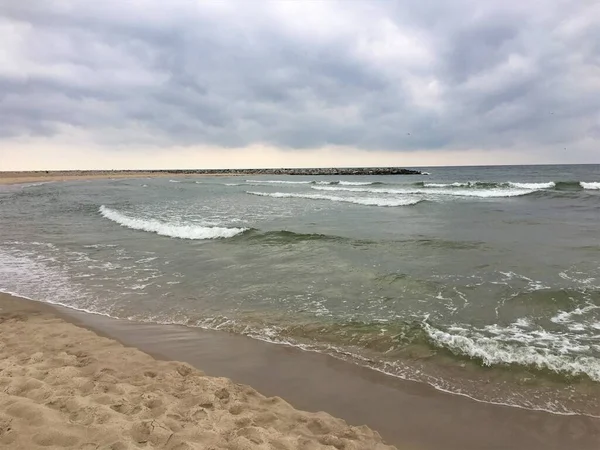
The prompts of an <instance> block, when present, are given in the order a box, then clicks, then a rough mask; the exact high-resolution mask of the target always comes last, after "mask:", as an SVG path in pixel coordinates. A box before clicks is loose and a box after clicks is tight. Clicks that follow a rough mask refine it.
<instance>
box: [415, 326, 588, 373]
mask: <svg viewBox="0 0 600 450" xmlns="http://www.w3.org/2000/svg"><path fill="white" fill-rule="evenodd" d="M528 326H529V325H528V322H527V321H526V320H521V321H518V322H515V323H514V324H512V325H510V326H508V327H499V326H497V325H493V326H488V327H486V329H485V330H479V331H477V330H467V329H466V328H462V327H451V328H450V329H448V330H446V331H444V330H441V329H438V328H435V327H433V326H432V325H430V324H428V323H425V322H424V323H423V327H424V330H425V332H426V333H427V336H428V337H429V339H430V340H431V343H432V344H433V345H434V346H436V347H439V348H445V349H447V350H449V351H450V352H451V353H453V354H455V355H457V356H466V357H468V358H471V359H476V360H479V361H481V363H482V364H483V365H485V366H506V365H518V366H524V367H532V368H535V369H537V370H549V371H551V372H553V373H555V374H558V375H563V376H567V377H579V376H587V377H589V378H590V379H591V380H593V381H600V360H599V359H598V358H595V357H593V356H587V355H582V354H580V351H581V349H582V348H585V346H582V345H581V344H580V343H578V342H576V341H574V340H571V339H570V338H569V337H568V336H567V335H565V334H560V333H550V332H547V331H544V330H527V329H526V328H527V327H528Z"/></svg>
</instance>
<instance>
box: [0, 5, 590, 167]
mask: <svg viewBox="0 0 600 450" xmlns="http://www.w3.org/2000/svg"><path fill="white" fill-rule="evenodd" d="M598 23H600V4H599V3H598V2H595V1H586V0H581V1H578V2H568V1H561V0H547V1H544V0H541V1H531V2H526V1H518V2H517V1H514V0H508V1H500V0H496V1H489V2H480V1H476V0H457V1H453V2H447V1H444V0H422V1H420V2H412V1H408V0H406V1H401V0H400V1H362V2H361V1H347V0H345V1H327V2H325V1H307V2H295V1H278V2H275V1H272V2H270V1H261V2H258V1H256V2H247V1H242V0H238V1H220V2H200V1H189V0H186V1H183V0H175V1H169V2H164V1H160V0H146V1H142V0H136V1H131V2H121V1H116V0H105V1H102V2H82V1H76V0H71V1H62V2H48V1H45V0H28V1H26V2H10V1H0V36H2V40H3V42H2V44H1V45H0V146H2V145H4V146H5V148H8V143H14V142H20V141H23V140H28V142H43V140H44V139H46V140H54V142H56V141H58V142H60V140H61V139H65V141H68V140H70V141H76V142H77V144H78V145H88V146H94V148H103V149H105V151H106V152H117V151H126V149H128V148H138V149H139V148H145V149H147V152H149V153H150V154H155V153H157V152H160V151H163V150H161V149H164V148H167V147H173V146H177V147H193V146H203V147H211V148H213V149H218V148H236V149H239V148H246V147H251V146H256V145H264V146H270V147H273V148H277V149H279V150H281V151H293V152H298V151H301V150H303V149H306V150H307V151H313V150H314V149H318V148H324V147H328V148H329V147H337V148H351V149H355V150H364V151H369V152H374V151H375V152H381V151H384V152H401V153H407V152H419V153H423V152H435V153H436V154H439V155H440V157H441V158H443V155H449V154H451V152H455V151H466V150H476V151H477V152H478V153H477V154H478V155H485V151H486V150H489V151H492V150H493V151H494V152H497V151H501V150H503V149H505V150H506V151H507V152H512V153H514V152H517V153H519V152H521V153H523V154H527V155H528V158H530V159H531V158H533V160H539V162H548V161H564V162H600V146H599V145H598V144H599V142H600V95H599V94H598V93H599V92H600V27H598ZM3 142H4V144H2V143H3ZM482 152H483V153H482ZM483 162H485V161H483Z"/></svg>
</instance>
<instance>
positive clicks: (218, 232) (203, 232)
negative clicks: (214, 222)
mask: <svg viewBox="0 0 600 450" xmlns="http://www.w3.org/2000/svg"><path fill="white" fill-rule="evenodd" d="M99 212H100V214H101V215H102V216H103V217H105V218H107V219H109V220H112V221H113V222H116V223H118V224H119V225H121V226H124V227H127V228H131V229H133V230H140V231H148V232H150V233H156V234H160V235H161V236H168V237H173V238H179V239H218V238H230V237H233V236H235V235H238V234H240V233H243V232H244V231H247V228H225V227H205V226H201V225H181V224H175V223H170V222H161V221H158V220H155V219H142V218H138V217H131V216H127V215H125V214H123V213H121V212H119V211H116V210H114V209H111V208H107V207H106V206H104V205H102V206H100V209H99Z"/></svg>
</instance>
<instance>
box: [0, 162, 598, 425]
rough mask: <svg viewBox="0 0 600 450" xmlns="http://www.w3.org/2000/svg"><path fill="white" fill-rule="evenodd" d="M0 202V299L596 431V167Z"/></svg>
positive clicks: (57, 189)
mask: <svg viewBox="0 0 600 450" xmlns="http://www.w3.org/2000/svg"><path fill="white" fill-rule="evenodd" d="M424 170H426V171H427V172H429V173H430V175H426V176H425V175H424V176H387V177H381V176H374V177H369V176H364V177H342V178H340V177H274V176H271V177H268V176H265V177H253V178H248V177H243V176H242V177H190V178H177V179H173V180H169V179H168V178H154V179H111V180H94V181H76V182H50V183H34V184H29V185H27V184H25V185H13V186H1V187H0V291H4V292H11V293H14V294H17V295H21V296H25V297H28V298H32V299H35V300H40V301H45V302H51V303H58V304H61V305H65V306H68V307H71V308H76V309H79V310H83V311H88V312H91V313H97V314H104V315H108V316H112V317H118V318H126V319H131V320H136V321H147V322H155V323H169V324H172V323H176V324H183V325H186V326H190V327H203V328H210V329H217V330H223V331H227V332H231V333H238V334H244V335H247V336H250V337H252V338H255V339H261V340H265V341H269V342H274V343H280V344H285V345H294V346H298V347H301V348H303V349H306V350H307V351H318V352H323V353H328V354H330V355H332V356H335V357H338V358H342V359H345V360H348V361H351V362H353V363H355V364H360V365H363V366H367V367H371V368H373V369H374V370H379V371H382V372H385V373H388V374H389V375H390V376H397V377H402V378H406V379H410V380H416V381H419V382H424V383H429V384H431V385H433V386H435V387H436V388H438V389H442V390H446V391H449V392H453V393H456V394H461V395H468V396H470V397H472V398H474V399H477V400H480V401H487V402H496V403H502V404H509V405H513V406H518V407H525V408H532V409H543V410H548V411H552V412H555V413H561V414H575V413H581V414H589V415H600V405H599V404H598V402H597V398H598V395H599V394H600V166H592V165H588V166H526V167H468V168H467V167H454V168H424Z"/></svg>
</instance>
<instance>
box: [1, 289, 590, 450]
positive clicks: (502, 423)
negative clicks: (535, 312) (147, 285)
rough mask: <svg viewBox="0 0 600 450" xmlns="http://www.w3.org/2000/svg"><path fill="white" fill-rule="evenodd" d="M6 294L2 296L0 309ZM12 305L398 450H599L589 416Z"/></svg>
mask: <svg viewBox="0 0 600 450" xmlns="http://www.w3.org/2000/svg"><path fill="white" fill-rule="evenodd" d="M6 297H7V296H6V295H5V294H1V295H0V307H1V306H2V304H3V303H4V302H5V298H6ZM11 298H12V301H13V302H19V303H20V304H21V305H22V306H23V307H24V306H25V305H28V306H27V308H32V309H33V310H35V311H41V312H42V313H44V314H53V315H55V316H58V317H60V318H61V319H63V320H66V321H67V322H70V323H74V324H75V325H77V326H80V327H84V328H86V329H89V330H92V331H93V332H96V333H99V334H100V335H102V336H107V337H109V338H111V339H116V340H117V341H119V342H121V343H123V344H125V345H127V346H132V347H135V348H139V349H140V350H142V351H144V352H146V353H147V354H149V355H153V356H155V357H159V358H161V359H164V360H181V361H184V362H186V363H189V364H191V365H192V366H195V367H198V368H200V369H202V370H205V371H206V372H207V373H208V374H209V375H211V376H212V375H217V376H226V377H228V378H231V379H233V380H234V381H235V382H240V383H243V384H249V385H251V386H253V387H254V388H257V389H259V391H261V392H263V393H265V394H267V395H274V396H278V397H279V396H281V397H283V398H285V399H286V400H288V401H290V402H291V403H292V404H293V405H294V406H295V407H298V408H301V409H305V410H308V411H318V410H324V411H327V412H329V413H331V414H333V415H336V416H338V417H341V418H342V419H344V420H346V421H347V422H348V423H351V424H354V425H359V424H362V423H366V424H367V426H370V427H371V428H373V429H375V430H377V431H379V432H380V433H381V435H382V436H383V438H384V439H385V440H386V441H387V442H391V443H393V444H396V445H399V446H400V448H405V445H408V448H416V449H424V450H428V449H432V450H433V449H437V448H446V449H454V448H456V449H459V448H460V449H463V450H468V449H473V450H474V449H479V448H490V449H491V448H497V449H508V448H511V449H537V448H539V449H542V448H543V449H554V448H555V449H557V450H558V449H562V448H567V447H571V448H578V449H580V450H584V449H588V448H589V449H590V450H591V449H594V448H597V446H598V443H599V442H600V420H596V419H593V418H590V417H587V416H557V415H553V414H550V413H545V412H540V411H531V410H521V409H517V408H512V407H508V406H499V405H492V404H488V403H480V402H476V401H474V400H471V399H469V398H466V397H461V396H457V395H453V394H447V393H443V392H439V391H436V390H435V389H434V388H432V387H430V386H428V385H424V384H421V383H415V382H408V381H404V380H400V379H396V378H392V377H389V376H387V375H384V374H381V373H377V372H374V371H373V370H370V369H366V368H361V367H358V366H355V365H352V364H350V363H346V362H343V361H339V360H336V359H335V358H332V357H329V356H326V355H321V354H317V353H312V352H304V351H302V350H299V349H296V348H290V347H285V346H280V345H275V344H268V343H264V342H260V341H256V340H253V339H250V338H246V337H243V336H237V335H230V334H228V333H224V332H218V331H207V330H201V329H193V328H188V327H183V326H177V325H156V324H141V323H135V322H129V321H124V320H119V319H111V318H107V317H104V316H98V315H94V314H89V313H84V312H80V311H77V310H71V309H68V308H64V307H59V306H55V305H50V304H47V303H40V302H36V301H33V300H26V299H20V298H16V297H11ZM0 312H1V311H0ZM565 430H568V431H566V432H565ZM582 430H583V431H584V432H582ZM257 448H258V447H257ZM362 448H371V447H362Z"/></svg>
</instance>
